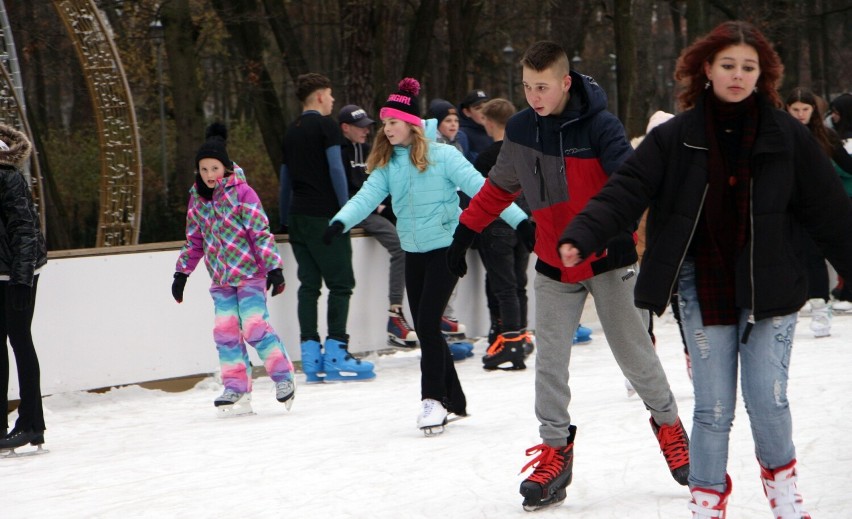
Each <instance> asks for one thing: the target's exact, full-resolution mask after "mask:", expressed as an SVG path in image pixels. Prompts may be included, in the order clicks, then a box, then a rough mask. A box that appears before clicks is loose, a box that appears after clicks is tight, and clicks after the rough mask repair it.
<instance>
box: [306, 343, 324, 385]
mask: <svg viewBox="0 0 852 519" xmlns="http://www.w3.org/2000/svg"><path fill="white" fill-rule="evenodd" d="M324 363H325V355H323V353H322V344H320V343H319V341H315V340H311V339H309V340H307V341H302V371H304V372H305V383H307V384H317V383H319V382H322V381H323V378H325V371H323V364H324Z"/></svg>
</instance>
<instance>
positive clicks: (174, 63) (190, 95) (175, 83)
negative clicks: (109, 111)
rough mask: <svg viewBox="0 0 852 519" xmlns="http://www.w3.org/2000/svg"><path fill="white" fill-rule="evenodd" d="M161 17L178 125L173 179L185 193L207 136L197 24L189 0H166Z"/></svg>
mask: <svg viewBox="0 0 852 519" xmlns="http://www.w3.org/2000/svg"><path fill="white" fill-rule="evenodd" d="M160 20H161V22H162V24H163V36H164V44H165V48H166V55H167V56H168V74H169V78H170V79H171V86H172V88H171V99H172V113H173V114H174V124H175V153H174V166H173V167H174V171H175V175H174V176H172V179H173V185H174V186H176V187H179V189H178V190H177V191H178V192H179V193H180V194H181V195H182V194H183V189H185V188H186V187H187V186H190V185H192V182H193V175H194V170H193V166H192V164H193V162H194V160H195V148H196V146H197V145H198V142H199V140H200V139H201V137H202V136H203V135H204V112H203V109H202V104H203V93H202V91H201V88H200V87H199V85H198V79H197V71H198V70H199V63H198V60H197V58H196V52H195V49H196V43H197V39H198V27H197V26H196V25H195V24H194V23H193V21H192V16H191V13H190V6H189V0H171V1H169V2H164V3H163V4H162V7H161V10H160ZM169 192H170V193H172V192H175V190H173V189H170V190H169Z"/></svg>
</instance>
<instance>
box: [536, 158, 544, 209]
mask: <svg viewBox="0 0 852 519" xmlns="http://www.w3.org/2000/svg"><path fill="white" fill-rule="evenodd" d="M533 174H534V175H535V176H537V177H538V196H539V200H541V201H542V202H544V196H545V189H544V174H543V172H542V171H541V160H540V159H539V158H538V157H536V158H535V171H534V173H533Z"/></svg>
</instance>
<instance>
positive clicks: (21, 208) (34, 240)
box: [0, 124, 47, 286]
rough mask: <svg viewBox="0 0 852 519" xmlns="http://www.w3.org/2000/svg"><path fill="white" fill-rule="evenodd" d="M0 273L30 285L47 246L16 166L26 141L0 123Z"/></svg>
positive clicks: (23, 157) (44, 258)
mask: <svg viewBox="0 0 852 519" xmlns="http://www.w3.org/2000/svg"><path fill="white" fill-rule="evenodd" d="M0 140H2V141H3V142H4V143H6V145H7V146H8V148H9V149H7V150H2V149H0V276H3V277H8V278H9V283H11V284H19V285H27V286H32V284H33V275H34V273H35V271H36V270H37V269H39V268H40V267H42V266H44V264H45V263H47V247H46V246H45V241H44V236H43V235H42V234H41V230H40V224H39V217H38V212H37V211H36V209H35V206H34V204H33V199H32V194H31V193H30V188H29V185H28V184H27V180H26V178H24V175H23V173H21V171H20V169H18V168H19V166H20V165H21V164H23V163H24V162H25V161H26V160H27V158H28V157H29V154H30V144H29V141H27V139H26V137H24V135H23V134H22V133H20V132H18V131H17V130H14V129H12V128H10V127H8V126H5V125H2V124H0Z"/></svg>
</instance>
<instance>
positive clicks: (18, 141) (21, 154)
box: [0, 124, 32, 168]
mask: <svg viewBox="0 0 852 519" xmlns="http://www.w3.org/2000/svg"><path fill="white" fill-rule="evenodd" d="M0 140H1V141H3V143H5V144H6V146H3V145H0V166H12V167H14V168H20V167H21V166H23V165H24V163H25V162H26V161H27V159H29V158H30V153H31V152H32V145H31V144H30V141H29V139H27V137H26V135H24V134H23V133H21V132H19V131H18V130H16V129H14V128H12V127H11V126H8V125H5V124H0ZM7 148H8V149H7Z"/></svg>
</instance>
